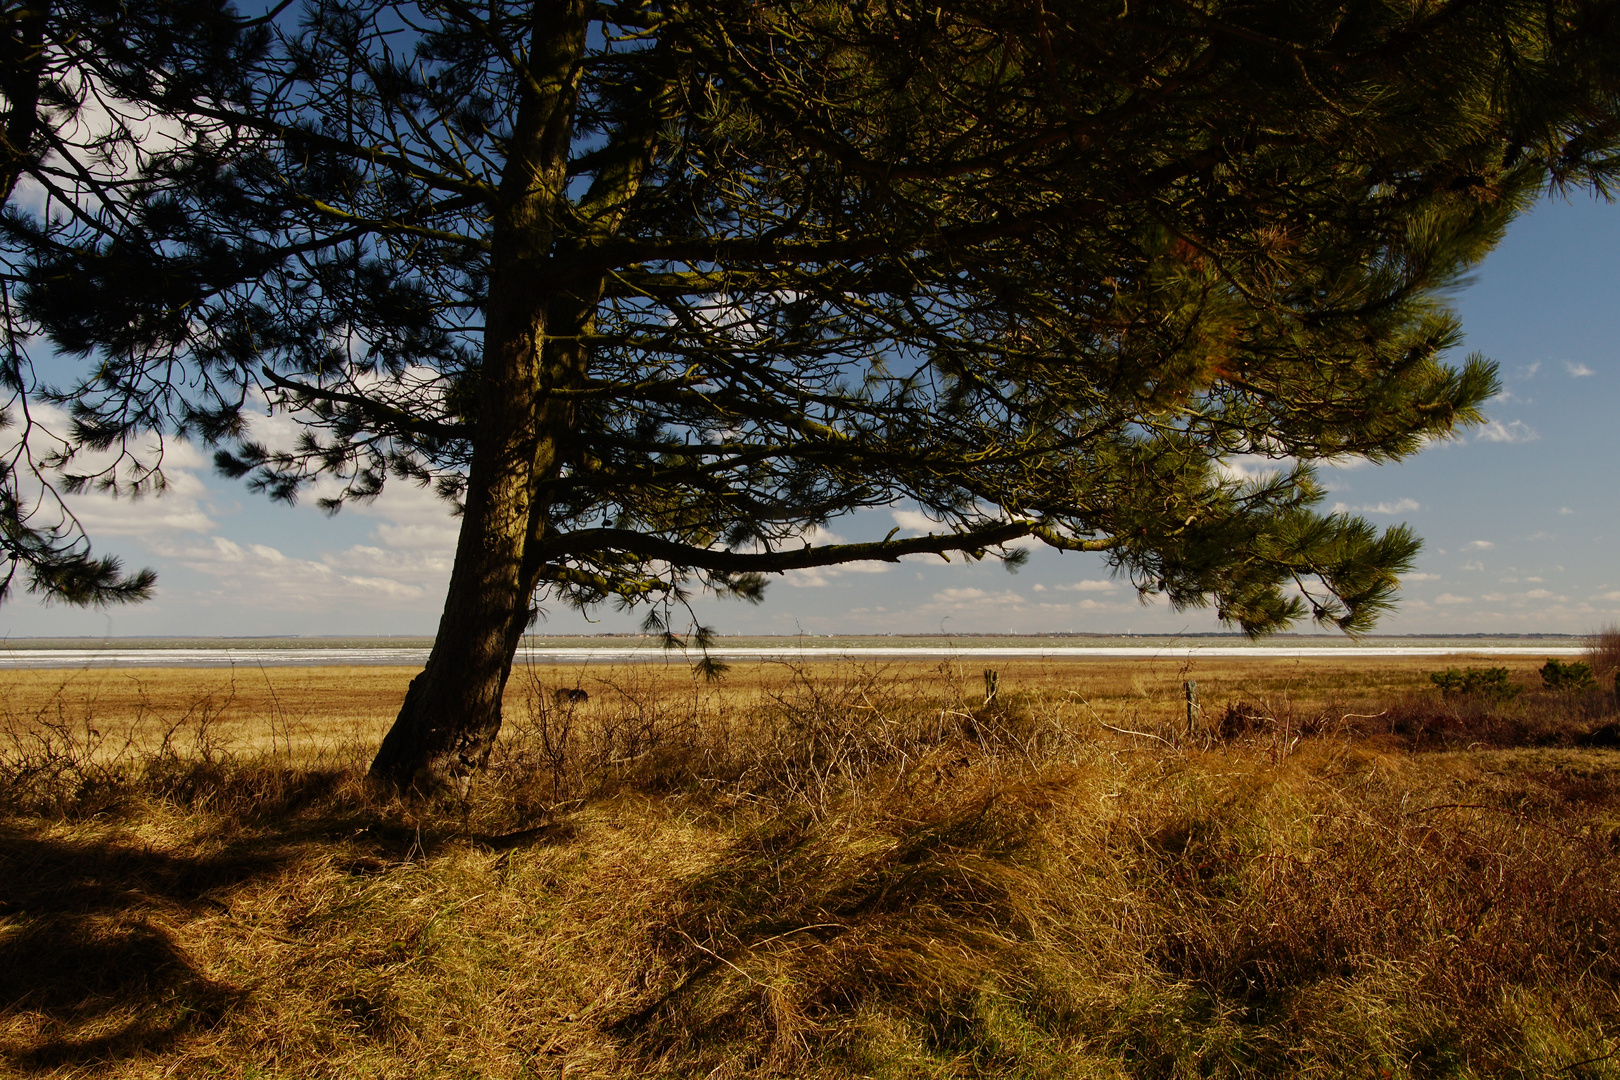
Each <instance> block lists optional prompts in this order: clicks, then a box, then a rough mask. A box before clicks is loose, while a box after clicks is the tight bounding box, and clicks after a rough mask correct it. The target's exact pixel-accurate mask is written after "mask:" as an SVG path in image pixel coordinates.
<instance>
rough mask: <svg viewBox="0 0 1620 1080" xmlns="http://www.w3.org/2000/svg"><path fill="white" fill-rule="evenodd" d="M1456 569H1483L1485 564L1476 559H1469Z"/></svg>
mask: <svg viewBox="0 0 1620 1080" xmlns="http://www.w3.org/2000/svg"><path fill="white" fill-rule="evenodd" d="M1457 569H1459V570H1483V569H1485V564H1484V563H1482V562H1480V561H1479V560H1478V559H1470V560H1468V561H1467V562H1465V563H1463V564H1462V565H1461V566H1459V567H1458V568H1457Z"/></svg>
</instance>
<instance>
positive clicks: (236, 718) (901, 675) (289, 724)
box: [0, 658, 1620, 1078]
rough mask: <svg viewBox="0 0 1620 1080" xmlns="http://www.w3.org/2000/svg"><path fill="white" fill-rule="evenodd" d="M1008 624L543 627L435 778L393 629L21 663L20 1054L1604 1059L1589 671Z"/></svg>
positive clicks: (480, 1058) (1607, 771) (1611, 1064)
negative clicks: (987, 638) (178, 654)
mask: <svg viewBox="0 0 1620 1080" xmlns="http://www.w3.org/2000/svg"><path fill="white" fill-rule="evenodd" d="M983 666H984V665H983V664H982V663H977V664H975V663H972V662H971V658H968V659H967V660H965V661H963V662H961V663H957V664H954V665H953V664H945V665H939V664H901V665H887V666H882V667H873V668H866V669H862V668H856V667H853V666H849V665H839V664H822V665H809V666H807V667H799V668H794V667H787V666H784V665H774V664H773V665H758V666H751V667H747V668H741V667H740V668H739V669H738V670H736V671H734V672H733V673H732V675H731V676H730V677H729V678H728V680H727V681H726V683H725V684H723V685H722V686H721V687H719V688H713V687H708V686H705V685H704V684H702V683H695V682H694V681H693V680H692V679H691V677H690V675H689V674H688V673H687V672H685V671H684V670H683V669H679V668H663V667H637V668H619V669H612V670H606V671H604V670H601V669H596V668H581V669H572V668H568V669H565V668H551V667H543V668H536V669H533V670H532V671H530V672H522V673H519V675H518V676H516V677H514V680H513V685H512V686H511V688H510V691H509V697H508V703H507V712H508V717H509V728H508V731H507V732H506V734H505V735H504V736H503V740H502V743H501V745H500V746H499V747H498V749H497V753H496V756H495V758H494V759H493V761H492V767H491V770H490V774H489V776H488V778H487V779H486V780H485V782H483V783H482V784H481V786H480V787H479V788H478V789H477V790H476V791H475V793H474V795H473V797H472V798H471V800H470V801H469V802H467V803H465V804H446V805H425V804H420V803H401V802H394V801H389V800H386V799H381V798H379V797H378V796H377V795H375V794H374V793H372V792H370V791H368V790H367V788H366V786H365V784H364V782H363V779H362V773H363V768H364V763H365V751H366V749H367V748H368V747H369V746H370V745H371V743H372V740H373V739H374V737H375V734H376V732H377V730H378V729H379V727H380V725H381V724H383V723H385V722H386V719H387V717H388V715H389V709H390V707H391V704H392V703H397V701H398V700H399V697H400V696H401V695H402V694H403V691H404V686H405V683H406V682H407V681H408V678H409V675H410V674H411V673H409V672H403V671H397V670H390V669H266V671H265V672H263V673H261V672H258V671H254V672H253V673H252V676H253V678H252V679H249V678H247V677H245V676H244V674H243V673H242V672H240V671H238V672H237V673H236V675H235V683H234V686H233V684H232V681H231V674H230V673H229V672H219V671H201V672H199V671H175V670H170V671H162V672H157V671H147V672H141V673H139V678H136V679H130V678H127V677H125V673H122V672H116V671H92V672H78V673H71V674H70V675H64V674H63V673H25V672H8V673H5V674H4V676H0V678H3V679H4V682H3V684H0V694H3V695H4V698H3V700H4V706H3V707H0V719H3V720H4V725H3V727H0V731H3V732H5V733H6V736H7V737H8V738H9V739H10V742H9V743H8V744H0V766H3V777H0V778H3V780H4V784H5V790H4V791H3V792H0V800H3V801H0V1055H4V1057H3V1060H4V1061H5V1062H6V1067H8V1068H9V1069H11V1070H12V1071H14V1072H16V1073H19V1074H24V1075H51V1076H89V1075H95V1076H129V1077H137V1076H159V1075H175V1076H222V1077H233V1078H234V1077H244V1078H245V1077H306V1076H333V1077H338V1076H342V1077H349V1076H387V1077H396V1076H424V1077H426V1076H490V1077H522V1076H567V1077H576V1078H577V1077H593V1076H594V1077H622V1076H643V1075H660V1076H682V1077H684V1076H692V1077H697V1076H712V1077H725V1076H735V1077H741V1076H767V1075H787V1076H800V1075H814V1076H825V1077H840V1078H842V1077H858V1076H885V1077H924V1076H927V1077H964V1076H996V1077H1001V1076H1028V1077H1037V1076H1039V1077H1046V1076H1054V1077H1056V1076H1073V1077H1097V1076H1104V1077H1106V1076H1121V1077H1125V1076H1129V1077H1182V1076H1186V1077H1192V1076H1250V1075H1265V1076H1365V1077H1438V1076H1455V1077H1485V1076H1525V1077H1529V1076H1548V1075H1554V1074H1557V1075H1561V1076H1570V1077H1614V1076H1620V1054H1617V1051H1620V1038H1617V1036H1620V989H1617V988H1620V951H1617V950H1620V859H1617V858H1616V856H1617V855H1620V753H1617V752H1616V751H1615V750H1613V749H1609V748H1606V745H1605V740H1606V739H1608V736H1607V735H1605V734H1604V732H1605V731H1607V730H1609V727H1606V726H1605V725H1610V726H1612V724H1613V722H1614V712H1615V710H1614V702H1613V698H1612V696H1605V695H1604V694H1603V693H1601V692H1597V691H1594V692H1592V693H1589V694H1587V695H1585V696H1584V697H1580V698H1576V697H1574V696H1570V695H1564V696H1557V695H1551V694H1546V693H1541V692H1539V691H1536V690H1534V689H1533V686H1534V682H1535V679H1536V677H1535V675H1534V668H1535V666H1536V665H1535V664H1534V663H1532V662H1528V661H1527V662H1524V663H1522V664H1515V665H1512V666H1513V667H1514V669H1515V674H1516V677H1518V678H1520V679H1521V681H1523V682H1525V683H1526V684H1527V685H1530V686H1532V689H1530V690H1528V691H1527V692H1526V693H1525V694H1523V695H1521V697H1520V698H1519V699H1517V700H1515V701H1513V702H1508V703H1496V704H1490V703H1479V702H1450V703H1446V702H1441V701H1440V700H1439V699H1438V696H1437V695H1436V694H1435V693H1434V692H1433V689H1432V688H1431V687H1429V686H1428V684H1427V679H1426V674H1427V672H1428V671H1429V670H1432V669H1433V668H1434V667H1435V666H1436V665H1433V664H1426V663H1423V662H1416V663H1413V662H1408V661H1399V660H1398V661H1385V660H1376V661H1364V660H1363V661H1357V660H1349V659H1347V660H1345V661H1334V662H1332V663H1319V662H1316V661H1310V662H1305V663H1300V662H1295V661H1281V662H1278V661H1272V662H1269V663H1264V664H1261V663H1255V662H1252V661H1205V662H1202V663H1200V664H1199V665H1198V666H1197V667H1196V668H1195V669H1193V670H1191V671H1184V670H1183V669H1182V666H1181V665H1180V664H1179V663H1170V662H1160V663H1082V664H1065V665H1058V664H1039V663H1031V662H1019V663H1009V662H1002V663H999V664H997V665H996V666H997V668H998V670H999V671H1000V673H1001V687H1002V689H1001V698H1000V700H999V701H998V702H997V703H996V704H994V705H992V706H988V707H986V706H985V705H984V703H983V681H982V668H983ZM1189 676H1190V677H1193V678H1196V679H1197V680H1198V682H1199V685H1200V689H1201V691H1202V698H1203V702H1204V704H1205V707H1206V708H1205V712H1206V718H1207V719H1208V720H1209V721H1210V722H1209V723H1207V724H1205V725H1203V726H1202V727H1201V728H1200V730H1199V731H1198V732H1196V733H1194V734H1193V735H1189V734H1188V733H1187V731H1186V721H1185V708H1184V704H1183V700H1182V681H1183V679H1184V678H1187V677H1189ZM575 685H578V686H581V687H583V688H585V689H587V690H588V691H589V692H590V694H591V699H590V701H589V702H587V703H584V704H579V705H561V706H559V705H558V704H557V703H556V702H555V701H554V700H553V698H552V695H551V693H550V691H551V690H553V689H555V688H556V687H558V686H575ZM199 702H205V704H199ZM1228 703H1237V704H1239V705H1241V707H1240V708H1238V709H1236V710H1228V709H1227V705H1228ZM278 710H279V711H278ZM272 714H273V715H275V716H277V717H278V719H277V720H276V730H277V731H278V732H279V731H281V730H283V729H285V730H288V731H290V732H291V733H292V736H291V754H290V758H291V760H289V754H288V749H287V748H288V741H287V739H285V738H283V737H281V736H279V735H278V736H277V737H276V741H274V742H273V741H272V739H271V738H270V736H269V735H268V734H267V731H268V729H269V728H270V727H271V726H272V725H271V723H270V716H271V715H272ZM1229 715H1235V716H1236V717H1237V718H1238V721H1240V722H1234V723H1231V724H1228V725H1227V726H1226V728H1225V729H1224V733H1223V730H1222V729H1221V727H1220V724H1219V723H1217V722H1216V721H1218V720H1221V719H1224V718H1227V717H1228V716H1229ZM51 725H57V727H56V728H53V727H52V726H51ZM98 725H99V726H98ZM1104 725H1106V726H1104ZM114 727H117V728H120V729H121V730H123V731H124V733H125V734H124V736H121V737H122V738H125V739H126V741H125V742H124V743H123V744H122V747H123V748H122V749H121V750H119V751H117V752H116V753H115V752H113V750H112V748H110V747H109V746H108V745H106V744H105V743H103V744H100V745H98V746H96V747H94V748H91V747H90V746H89V744H88V743H84V742H81V743H75V742H73V741H72V740H74V739H79V738H81V736H80V735H78V734H75V733H76V732H81V731H84V730H91V729H93V730H98V731H99V730H101V729H102V728H108V729H111V728H114ZM53 732H54V733H55V734H53ZM1131 732H1135V734H1131ZM165 735H167V738H165V737H164V736H165ZM41 737H43V741H42V738H41ZM53 738H54V739H55V740H56V742H54V743H53V742H51V741H50V740H51V739H53ZM30 740H32V741H30ZM42 747H43V748H44V749H41V748H42ZM52 753H54V754H56V755H57V756H56V757H55V758H54V759H51V758H50V757H49V755H50V754H52ZM30 755H33V756H30ZM53 769H54V771H52V770H53Z"/></svg>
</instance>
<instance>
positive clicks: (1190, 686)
mask: <svg viewBox="0 0 1620 1080" xmlns="http://www.w3.org/2000/svg"><path fill="white" fill-rule="evenodd" d="M1181 689H1182V690H1183V691H1184V692H1185V693H1186V695H1187V734H1188V735H1192V734H1193V733H1194V732H1195V731H1196V730H1197V729H1198V728H1199V727H1201V726H1202V724H1201V723H1200V721H1202V720H1203V712H1204V711H1203V709H1202V708H1200V707H1199V705H1198V683H1197V682H1195V681H1194V680H1192V679H1188V680H1187V681H1186V682H1184V683H1182V684H1181Z"/></svg>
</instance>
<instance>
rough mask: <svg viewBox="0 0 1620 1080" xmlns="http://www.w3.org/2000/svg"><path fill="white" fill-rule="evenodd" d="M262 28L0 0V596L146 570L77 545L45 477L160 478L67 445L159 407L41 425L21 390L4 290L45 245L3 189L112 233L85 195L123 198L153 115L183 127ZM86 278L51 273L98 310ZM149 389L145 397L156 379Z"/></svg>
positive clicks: (143, 160)
mask: <svg viewBox="0 0 1620 1080" xmlns="http://www.w3.org/2000/svg"><path fill="white" fill-rule="evenodd" d="M264 40H265V34H264V29H263V27H262V26H257V25H255V24H254V23H253V21H252V20H242V19H240V18H238V17H237V16H236V15H235V14H234V12H232V11H231V10H230V9H229V8H228V7H226V6H225V5H223V4H221V3H219V2H218V0H151V2H146V3H140V4H135V5H130V4H127V3H122V2H119V0H55V2H54V3H23V2H13V0H8V2H5V3H0V223H3V227H0V432H3V433H0V602H3V601H4V600H5V598H6V597H7V596H8V595H9V594H10V591H11V586H12V585H13V584H14V583H15V582H16V581H17V580H18V578H19V577H20V578H21V579H22V580H23V581H25V582H26V583H27V588H28V591H29V592H31V593H35V594H37V595H39V596H41V597H43V598H44V599H45V600H46V601H48V602H49V601H61V602H64V603H70V604H113V603H124V602H129V601H136V600H143V599H145V598H146V597H147V596H149V595H150V594H151V591H152V585H153V583H154V581H155V576H154V574H153V573H152V571H150V570H141V571H137V572H135V573H133V574H126V573H125V572H123V570H122V569H121V567H120V565H119V561H118V560H117V559H116V558H111V557H99V558H98V557H95V556H93V555H92V554H91V550H90V542H89V538H88V537H86V536H85V535H84V532H83V530H82V529H81V528H80V525H79V522H78V520H77V519H76V518H75V517H74V516H73V514H72V512H71V511H70V510H69V509H68V508H67V506H66V505H65V504H64V502H63V501H62V499H61V497H60V494H59V488H65V489H66V490H67V491H69V492H71V491H74V490H79V489H82V488H85V487H88V486H92V485H94V486H97V487H100V488H115V489H117V488H124V489H128V488H133V489H134V490H137V491H140V490H145V489H147V488H148V487H156V486H161V482H162V473H161V470H160V469H159V468H158V467H157V465H158V463H157V462H156V461H151V460H147V461H142V462H138V463H136V464H134V466H133V467H132V468H130V469H129V470H127V471H126V473H124V474H123V475H119V474H117V473H115V472H114V471H113V469H114V467H115V466H109V465H102V464H97V465H93V466H85V465H84V464H83V459H82V458H79V459H78V460H75V458H76V454H77V451H79V450H80V449H91V450H98V449H107V448H109V447H113V446H118V447H119V448H120V449H125V450H128V449H130V448H129V447H128V446H126V445H124V442H125V440H126V438H127V437H128V436H129V435H130V434H131V433H132V432H136V433H141V432H146V431H150V430H152V429H161V428H162V427H163V426H164V422H165V418H166V414H165V412H164V409H163V408H162V407H161V405H159V406H158V407H151V406H150V405H149V406H148V407H144V408H143V407H137V408H135V409H134V410H133V411H131V412H130V413H129V414H127V415H126V416H124V417H123V418H122V421H121V422H119V423H109V422H108V420H107V418H105V417H101V418H98V417H96V416H94V415H92V414H89V413H83V414H81V416H80V417H79V418H78V419H79V423H78V424H77V425H76V426H75V428H74V429H73V430H69V431H47V430H46V429H45V427H44V425H43V424H42V422H41V419H40V417H39V415H37V412H36V411H34V410H31V409H30V408H29V404H30V400H31V399H32V400H38V399H40V398H45V399H50V398H51V397H52V396H53V395H52V394H51V393H50V391H49V390H48V388H46V387H44V386H42V385H40V383H39V381H38V379H37V378H36V376H35V371H34V365H33V360H32V357H31V356H30V355H29V346H30V342H31V341H32V340H33V339H35V338H37V337H38V335H39V334H40V333H41V326H40V324H39V322H38V321H37V320H36V319H34V318H32V317H31V316H30V315H29V314H28V313H27V312H26V311H25V310H24V309H23V306H22V305H20V304H19V303H18V302H17V296H16V295H15V292H14V290H15V288H16V285H17V282H18V279H19V277H20V276H22V274H23V273H24V272H25V269H24V268H25V267H26V266H27V265H28V264H29V263H30V262H31V261H32V260H33V259H36V258H37V257H38V255H39V252H40V250H41V245H43V246H44V248H45V249H47V250H48V249H49V248H50V246H51V244H52V242H53V241H52V240H51V234H52V232H53V230H52V228H51V226H50V225H49V223H48V221H41V220H38V218H37V207H30V208H29V209H27V210H19V209H18V208H17V207H16V206H15V205H11V204H13V202H14V196H16V194H17V192H18V190H19V185H20V184H22V183H23V182H24V181H26V182H27V184H28V189H27V194H28V198H27V200H25V201H27V202H30V203H35V202H37V201H38V200H40V199H41V198H44V199H46V200H48V203H47V205H48V206H49V207H50V208H51V210H50V213H49V215H48V217H53V218H67V217H70V215H69V213H68V210H69V208H72V209H73V210H74V211H75V212H76V214H75V215H72V216H71V220H73V221H74V222H75V225H74V229H76V230H77V231H76V232H75V234H74V235H75V236H76V238H77V240H78V241H79V242H80V243H88V244H92V245H94V244H96V243H100V242H103V241H106V242H109V243H111V242H112V237H113V234H114V232H116V231H117V230H116V228H115V226H116V225H117V224H118V215H117V212H116V210H112V211H110V212H109V216H108V217H107V218H106V219H102V220H98V219H97V218H96V216H95V213H96V210H97V208H98V207H104V208H114V207H117V206H119V205H120V204H121V203H122V202H123V201H124V200H125V197H126V196H125V192H126V191H127V190H128V189H129V188H130V187H131V185H132V181H133V180H134V178H135V177H137V176H139V175H140V173H141V172H142V171H143V169H144V168H145V167H146V165H147V164H148V163H150V162H151V160H152V159H153V157H154V154H155V151H154V149H153V147H152V146H150V145H149V144H151V143H152V142H153V141H154V140H153V139H152V137H151V131H152V129H153V127H154V126H155V127H159V128H161V127H163V126H164V123H163V122H164V121H166V120H176V121H178V123H177V126H179V127H181V128H182V129H183V128H184V127H185V126H186V125H185V124H184V122H183V121H181V120H179V118H182V117H185V116H187V115H189V114H191V113H192V112H193V111H194V107H195V103H196V101H197V99H198V98H199V97H201V96H205V95H209V94H213V93H217V92H219V91H220V90H221V89H222V88H223V87H224V86H226V85H229V83H230V82H231V80H232V79H233V78H234V77H236V76H237V75H239V73H240V70H241V68H240V64H241V62H242V61H243V59H244V58H245V57H246V56H248V55H251V54H252V52H253V51H254V50H255V49H256V48H258V47H259V46H261V45H262V44H263V43H264ZM233 73H235V74H233ZM87 117H88V118H89V119H88V122H87ZM155 141H156V142H158V143H161V142H162V139H161V138H159V139H157V140H155ZM143 240H144V238H138V237H131V236H127V235H126V236H124V237H123V238H122V239H121V240H120V241H119V243H120V244H121V245H122V246H121V248H119V250H123V251H125V252H126V253H127V254H128V255H129V256H130V257H131V258H132V260H143V259H144V261H146V262H147V263H148V265H149V266H153V265H155V264H154V263H153V261H152V260H151V259H150V250H149V248H147V247H146V245H145V243H143ZM143 251H145V254H144V255H143ZM94 278H95V275H94V274H93V273H92V274H91V275H89V277H88V278H87V279H86V280H85V281H77V280H69V281H62V282H59V284H60V285H61V286H62V287H63V288H64V290H67V291H73V290H75V289H77V290H79V291H81V292H83V293H84V295H85V298H86V303H87V304H89V305H90V306H89V307H87V308H86V309H85V310H84V312H83V313H82V314H81V316H80V317H81V318H83V319H86V320H95V319H96V318H97V316H98V309H97V308H96V307H95V306H94V305H95V300H94V296H93V293H94V288H93V284H92V282H93V281H94ZM175 284H176V282H175V279H174V278H173V277H172V276H167V277H166V276H163V275H156V276H146V277H142V276H140V275H131V276H129V277H127V278H126V281H125V285H126V289H125V291H126V292H128V293H129V294H130V295H135V288H136V287H137V286H138V287H139V289H140V290H141V291H143V292H145V293H147V294H149V295H156V296H158V297H159V299H157V300H155V301H154V303H156V304H157V305H159V306H161V305H164V304H168V305H171V306H172V305H173V304H174V303H175V301H176V300H177V295H176V293H175V292H174V286H175ZM166 290H167V291H166ZM109 332H110V326H109ZM109 340H110V339H109V338H108V337H107V335H103V336H102V337H100V338H94V337H92V336H90V335H78V336H75V335H74V334H73V333H71V332H66V333H63V334H62V335H60V336H59V338H58V344H60V345H62V346H63V347H66V348H68V349H70V350H77V351H89V350H90V349H92V348H94V347H96V346H97V345H106V344H107V343H108V341H109ZM95 382H96V383H97V385H98V386H99V387H100V388H101V389H102V390H104V391H106V390H113V391H116V389H117V388H118V387H119V385H120V376H119V374H117V373H116V370H115V369H113V368H104V369H102V370H101V371H100V372H98V374H97V375H96V377H95ZM154 390H155V391H156V392H157V393H158V395H159V397H160V398H161V397H162V395H164V394H166V393H168V391H167V390H166V389H164V388H162V387H154ZM61 400H71V395H69V397H68V398H64V399H61ZM154 404H156V403H154ZM7 428H10V430H4V429H7ZM136 456H137V457H143V456H146V455H139V454H137V455H136ZM63 473H65V474H66V475H65V476H63V475H62V474H63ZM58 481H61V483H60V484H59V483H58Z"/></svg>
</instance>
